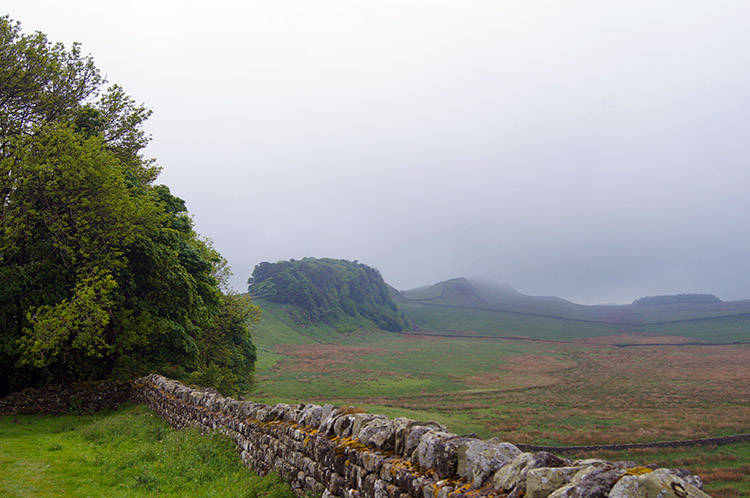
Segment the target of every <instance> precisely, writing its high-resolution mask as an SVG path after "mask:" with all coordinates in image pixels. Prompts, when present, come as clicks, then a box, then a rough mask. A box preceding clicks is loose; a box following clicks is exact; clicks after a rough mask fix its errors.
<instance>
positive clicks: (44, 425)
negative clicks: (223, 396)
mask: <svg viewBox="0 0 750 498" xmlns="http://www.w3.org/2000/svg"><path fill="white" fill-rule="evenodd" d="M157 495H158V496H175V497H178V496H180V497H181V496H206V497H208V496H217V497H218V496H222V497H224V496H237V497H240V496H242V497H256V496H264V497H269V498H271V497H274V498H293V494H292V492H291V489H290V488H289V486H288V485H286V484H284V483H282V482H281V481H280V480H279V479H278V478H277V477H275V476H269V477H264V478H261V477H258V476H257V475H255V474H254V473H252V472H250V471H248V470H247V469H245V467H244V466H243V465H242V464H241V462H240V460H239V457H238V456H237V451H236V449H235V448H234V444H233V442H232V441H231V440H229V439H228V438H226V437H225V436H222V435H219V434H212V435H205V436H204V435H201V434H200V433H199V432H198V431H197V430H185V431H175V430H173V429H171V428H170V427H169V426H168V425H167V424H166V422H164V421H162V420H161V419H159V418H158V417H155V416H153V414H152V412H151V411H150V410H148V408H146V407H144V406H142V405H130V406H127V407H124V408H122V409H120V410H119V411H117V412H109V413H100V414H97V415H93V416H57V415H55V416H50V415H21V416H18V417H10V416H4V417H0V496H7V497H64V496H75V497H81V496H108V497H118V496H128V497H138V496H144V497H146V496H157Z"/></svg>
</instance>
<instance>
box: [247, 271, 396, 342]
mask: <svg viewBox="0 0 750 498" xmlns="http://www.w3.org/2000/svg"><path fill="white" fill-rule="evenodd" d="M248 284H249V290H250V293H251V294H252V295H254V296H258V297H263V298H266V299H268V300H270V301H275V302H281V303H289V304H293V305H296V306H298V307H299V308H301V309H302V310H304V312H305V313H306V315H307V316H308V318H309V319H310V320H311V321H313V322H323V323H328V324H330V325H335V324H338V323H340V322H342V321H348V322H349V323H353V324H360V325H362V324H364V323H371V324H374V325H376V326H377V327H379V328H381V329H384V330H390V331H394V332H400V331H401V330H403V328H404V326H405V325H406V320H405V319H404V318H403V316H401V315H400V314H399V313H398V309H397V308H396V304H395V303H394V302H393V300H392V299H391V297H390V291H389V290H388V286H387V285H386V283H385V282H384V281H383V277H381V276H380V273H379V272H378V271H377V270H375V269H374V268H371V267H369V266H367V265H364V264H362V263H358V262H350V261H346V260H343V259H329V258H323V259H316V258H303V259H302V260H290V261H279V262H278V263H268V262H263V263H260V264H259V265H257V266H256V267H255V270H254V271H253V275H252V277H251V278H250V279H249V280H248ZM349 318H354V319H355V320H354V321H353V322H352V321H351V320H348V319H349Z"/></svg>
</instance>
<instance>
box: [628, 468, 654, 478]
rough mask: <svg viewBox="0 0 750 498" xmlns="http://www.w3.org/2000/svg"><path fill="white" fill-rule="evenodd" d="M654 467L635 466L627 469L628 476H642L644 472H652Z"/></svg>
mask: <svg viewBox="0 0 750 498" xmlns="http://www.w3.org/2000/svg"><path fill="white" fill-rule="evenodd" d="M653 471H654V469H649V468H648V467H633V468H632V469H628V470H626V471H625V475H626V476H642V475H643V474H650V473H651V472H653Z"/></svg>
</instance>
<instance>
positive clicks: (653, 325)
mask: <svg viewBox="0 0 750 498" xmlns="http://www.w3.org/2000/svg"><path fill="white" fill-rule="evenodd" d="M400 296H401V297H402V300H401V301H399V302H398V304H399V307H400V308H401V309H402V310H403V311H404V314H405V315H406V317H407V318H409V319H411V320H412V321H413V322H414V323H415V324H416V325H417V326H418V327H419V328H420V329H423V330H433V331H440V332H443V333H453V332H458V333H461V334H465V333H473V334H482V335H494V336H497V335H509V336H510V335H512V336H525V337H537V338H548V339H563V340H570V339H577V338H585V337H597V336H606V335H617V334H629V333H646V334H664V335H678V336H684V337H695V338H697V339H701V340H705V341H734V340H740V341H746V340H749V339H750V301H735V302H723V301H721V300H720V299H718V298H717V297H716V296H712V295H710V294H692V295H681V296H656V297H654V298H643V300H642V301H641V300H637V301H636V303H634V304H632V305H597V306H587V305H581V304H576V303H572V302H570V301H566V300H565V299H561V298H558V297H551V296H527V295H525V294H522V293H520V292H518V291H517V290H515V289H514V288H513V287H511V286H509V285H505V284H493V283H488V282H484V281H481V280H477V279H466V278H455V279H450V280H446V281H443V282H438V283H436V284H434V285H431V286H425V287H420V288H417V289H411V290H406V291H402V292H401V293H400Z"/></svg>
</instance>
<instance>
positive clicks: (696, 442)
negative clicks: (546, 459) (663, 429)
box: [516, 434, 750, 453]
mask: <svg viewBox="0 0 750 498" xmlns="http://www.w3.org/2000/svg"><path fill="white" fill-rule="evenodd" d="M745 441H750V434H735V435H733V436H721V437H710V438H705V439H684V440H680V441H660V442H653V443H631V444H599V445H592V446H539V445H534V444H516V446H517V447H518V448H519V449H521V450H523V451H554V452H560V453H567V452H571V451H601V450H615V451H619V450H635V449H640V448H680V447H685V446H688V447H689V446H722V445H726V444H734V443H743V442H745Z"/></svg>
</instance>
